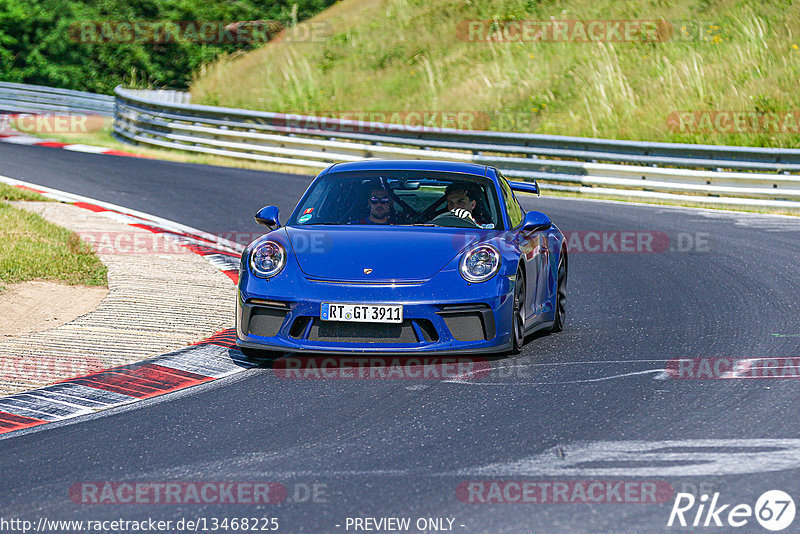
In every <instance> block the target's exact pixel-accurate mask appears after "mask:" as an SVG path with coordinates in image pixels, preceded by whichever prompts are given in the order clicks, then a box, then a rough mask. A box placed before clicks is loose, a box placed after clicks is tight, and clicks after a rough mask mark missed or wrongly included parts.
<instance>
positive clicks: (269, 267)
mask: <svg viewBox="0 0 800 534" xmlns="http://www.w3.org/2000/svg"><path fill="white" fill-rule="evenodd" d="M284 265H286V249H285V248H283V245H281V244H280V243H276V242H275V241H264V242H263V243H261V244H260V245H258V246H256V247H255V248H254V249H253V251H252V252H251V253H250V270H251V271H253V274H255V275H256V276H258V277H260V278H272V277H273V276H275V275H276V274H278V273H279V272H281V269H283V266H284Z"/></svg>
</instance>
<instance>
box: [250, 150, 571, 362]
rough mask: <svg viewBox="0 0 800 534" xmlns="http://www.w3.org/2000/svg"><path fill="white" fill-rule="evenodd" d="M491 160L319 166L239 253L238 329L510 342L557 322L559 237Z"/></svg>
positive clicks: (368, 348)
mask: <svg viewBox="0 0 800 534" xmlns="http://www.w3.org/2000/svg"><path fill="white" fill-rule="evenodd" d="M513 190H517V191H526V192H534V193H538V186H537V185H536V183H535V182H534V183H513V182H511V183H510V182H508V181H507V180H506V179H505V178H504V177H503V175H502V174H501V173H500V171H498V170H497V169H495V168H493V167H487V166H484V165H475V164H470V163H452V162H443V161H396V160H395V161H375V160H368V161H362V162H356V163H341V164H335V165H332V166H331V167H328V168H327V169H325V170H324V171H322V173H320V174H319V176H317V177H316V179H315V180H314V181H313V182H312V184H311V185H310V186H309V188H308V190H306V192H305V194H304V195H303V197H302V198H301V199H300V202H299V203H298V204H297V207H296V208H295V209H294V212H292V214H291V215H290V216H289V219H288V221H287V223H286V224H285V225H281V223H280V221H279V217H278V208H276V207H274V206H267V207H265V208H262V209H261V210H260V211H259V212H258V213H257V214H256V216H255V217H256V221H257V222H258V223H259V224H262V225H264V226H267V227H268V228H270V231H269V232H268V233H267V234H265V235H263V236H262V237H260V238H258V239H256V240H255V241H253V242H252V243H250V244H249V245H248V246H247V248H246V249H245V250H244V252H243V253H242V261H241V266H240V269H239V271H240V272H239V291H238V299H237V312H236V343H237V345H238V347H239V348H240V349H241V350H242V352H243V353H244V354H245V355H246V356H251V357H258V356H259V355H261V354H262V353H261V351H281V352H298V351H303V352H305V351H310V352H321V353H347V354H353V353H361V354H374V353H379V354H387V353H388V354H405V355H412V354H424V353H431V352H458V353H467V354H482V353H495V352H511V353H515V354H516V353H519V351H520V350H521V348H522V345H523V343H524V340H525V336H526V335H527V334H531V333H533V332H535V331H540V330H549V331H552V332H558V331H560V330H562V329H563V328H564V314H565V309H566V308H565V306H566V287H567V266H568V261H567V248H566V242H565V239H564V235H563V234H562V233H561V231H560V230H559V229H558V228H556V226H555V225H554V224H553V223H552V222H551V220H550V218H549V217H548V216H547V215H545V214H543V213H540V212H537V211H528V212H525V211H524V210H523V209H522V207H521V206H520V204H519V202H518V201H517V199H516V198H515V197H514V193H513Z"/></svg>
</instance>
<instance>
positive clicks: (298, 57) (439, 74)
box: [191, 0, 800, 147]
mask: <svg viewBox="0 0 800 534" xmlns="http://www.w3.org/2000/svg"><path fill="white" fill-rule="evenodd" d="M798 7H800V2H797V1H794V2H792V1H784V2H774V3H763V4H761V3H755V2H749V1H733V0H674V1H665V0H649V1H647V0H645V1H642V2H614V1H613V0H594V1H589V0H576V1H572V2H567V1H547V0H545V1H541V2H536V1H533V0H437V1H434V2H431V1H430V0H343V1H341V2H339V3H337V4H335V5H334V6H332V7H331V8H329V9H328V10H326V11H324V12H322V13H321V14H320V15H318V16H317V17H315V18H312V19H311V21H312V22H313V21H317V22H319V23H320V24H321V25H322V26H324V27H326V28H327V29H328V30H329V31H328V33H327V34H326V35H325V37H324V38H320V39H317V40H315V41H311V40H310V41H307V42H303V41H297V40H283V41H280V42H275V43H269V44H268V45H266V46H264V47H262V48H259V49H257V50H254V51H252V52H248V53H246V54H238V55H236V54H234V55H227V56H223V57H222V58H221V59H219V60H218V61H217V62H216V63H214V64H212V65H210V66H209V67H207V68H204V69H201V70H200V71H198V73H197V75H196V77H195V80H194V81H193V83H192V85H191V90H192V93H193V96H194V102H196V103H207V104H212V105H224V106H234V107H242V108H251V109H259V110H269V111H282V112H302V113H312V114H324V115H330V116H336V115H337V114H341V113H348V114H351V113H353V112H360V111H373V112H393V111H402V110H406V111H411V110H413V111H434V110H439V111H467V112H469V113H471V114H472V116H473V117H474V118H475V121H474V122H473V124H472V126H473V127H474V126H479V127H481V128H485V129H493V130H513V131H523V132H537V133H547V134H560V135H580V136H592V137H605V138H618V139H640V140H653V141H672V142H697V143H711V144H734V145H756V146H783V147H789V146H791V147H797V146H800V135H799V134H800V114H798V112H797V110H800V91H798V90H797V85H798V81H799V80H800V47H799V46H798V45H800V9H798ZM551 17H552V18H551ZM492 19H495V20H497V21H498V22H499V24H500V27H501V33H500V35H501V36H502V35H507V36H508V35H510V36H511V37H509V38H507V39H501V40H502V41H504V42H498V41H497V40H495V41H492V40H491V39H489V40H487V39H483V38H482V37H484V38H485V37H486V36H487V35H489V33H490V32H489V33H487V32H486V31H485V30H486V29H487V28H489V25H488V24H489V23H488V22H486V21H491V20H492ZM469 21H473V24H477V26H469V24H470V22H469ZM508 21H517V22H519V21H528V22H527V24H534V22H532V21H545V23H546V22H547V21H556V22H561V21H563V22H562V24H563V27H564V28H567V31H566V32H565V33H563V34H561V35H558V34H557V32H556V33H554V34H553V35H548V36H547V37H546V38H539V39H536V37H535V35H536V34H535V33H529V34H528V35H527V37H525V38H516V39H515V38H513V37H514V35H513V31H511V30H514V28H515V27H514V26H513V25H510V24H509V22H508ZM591 21H599V22H600V23H602V24H603V26H602V27H601V33H595V34H593V35H602V36H604V37H603V39H602V40H600V41H591V40H590V39H582V35H583V34H582V32H583V30H586V29H589V30H591V29H592V28H591V27H589V26H588V23H589V22H591ZM608 21H623V24H624V21H639V22H641V21H652V22H653V25H654V27H655V28H656V30H655V31H654V32H650V31H646V30H647V28H645V27H644V26H643V25H640V27H639V29H640V30H641V34H636V33H635V32H634V33H633V34H632V35H628V36H627V37H628V38H627V39H626V38H625V35H624V32H623V38H622V39H619V38H618V37H619V35H618V34H615V33H614V31H615V30H614V29H612V28H611V26H613V24H610V23H609V22H608ZM542 27H544V26H542ZM623 27H624V26H623ZM470 28H473V29H474V28H479V30H477V31H475V32H473V33H472V34H471V33H470ZM517 28H519V26H517ZM489 29H491V28H489ZM595 29H597V28H595ZM502 32H506V33H505V34H504V33H502ZM545 32H547V30H546V29H545ZM531 35H533V37H531ZM786 112H789V115H786ZM748 113H751V115H748ZM401 116H402V115H401ZM748 121H749V122H748Z"/></svg>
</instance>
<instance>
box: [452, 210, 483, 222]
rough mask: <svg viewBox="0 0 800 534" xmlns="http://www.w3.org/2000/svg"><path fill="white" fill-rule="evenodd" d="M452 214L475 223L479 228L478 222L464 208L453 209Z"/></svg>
mask: <svg viewBox="0 0 800 534" xmlns="http://www.w3.org/2000/svg"><path fill="white" fill-rule="evenodd" d="M450 213H452V214H453V215H455V216H456V217H459V218H461V219H467V220H468V221H471V222H473V223H475V226H478V223H477V221H476V220H475V219H473V218H472V214H471V213H470V212H469V211H467V210H465V209H464V208H453V209H451V210H450Z"/></svg>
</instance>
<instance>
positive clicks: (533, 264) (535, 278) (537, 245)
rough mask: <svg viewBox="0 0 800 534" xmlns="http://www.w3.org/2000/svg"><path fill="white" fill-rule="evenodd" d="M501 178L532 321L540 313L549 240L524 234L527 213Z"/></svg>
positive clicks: (528, 317)
mask: <svg viewBox="0 0 800 534" xmlns="http://www.w3.org/2000/svg"><path fill="white" fill-rule="evenodd" d="M498 174H499V173H498ZM499 176H500V186H501V190H502V194H503V203H504V204H505V208H506V213H507V214H508V220H509V227H510V228H509V229H510V230H511V231H512V232H513V235H514V242H515V243H517V245H518V246H519V248H520V252H521V254H522V258H523V262H524V265H525V282H526V284H525V302H526V303H527V306H526V309H527V312H528V313H527V318H526V319H530V318H531V316H533V315H535V314H536V313H539V312H540V309H539V307H538V305H537V303H538V302H540V296H541V295H542V286H543V285H544V282H543V278H545V277H544V276H542V275H541V273H543V272H544V270H543V269H542V261H543V260H542V250H547V240H546V239H545V240H543V239H542V236H541V232H524V231H523V230H522V221H523V219H524V218H525V211H524V210H523V209H522V206H520V204H519V202H518V201H517V199H516V197H515V196H514V192H513V191H512V190H511V186H510V185H509V184H508V181H507V180H506V179H505V177H503V175H502V174H499ZM542 241H544V248H543V247H542ZM545 260H546V258H545Z"/></svg>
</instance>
